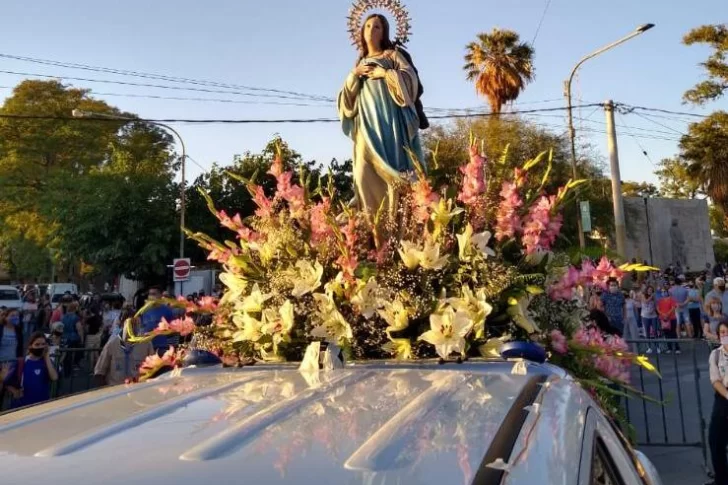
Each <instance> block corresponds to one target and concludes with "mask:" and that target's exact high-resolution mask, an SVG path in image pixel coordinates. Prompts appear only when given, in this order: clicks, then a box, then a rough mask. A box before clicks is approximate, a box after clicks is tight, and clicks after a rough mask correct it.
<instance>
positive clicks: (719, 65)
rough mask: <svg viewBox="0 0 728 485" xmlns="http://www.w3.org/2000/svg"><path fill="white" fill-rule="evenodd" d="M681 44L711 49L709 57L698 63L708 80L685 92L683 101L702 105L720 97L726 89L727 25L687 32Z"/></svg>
mask: <svg viewBox="0 0 728 485" xmlns="http://www.w3.org/2000/svg"><path fill="white" fill-rule="evenodd" d="M683 43H684V44H685V45H694V44H707V45H708V46H710V48H711V49H713V52H712V54H711V55H710V57H708V59H707V60H706V61H705V62H701V63H700V65H701V66H703V68H704V69H705V73H706V74H707V76H708V79H706V80H705V81H701V82H699V83H698V84H697V85H695V87H693V88H692V89H690V90H688V91H687V92H685V95H684V96H683V99H684V100H685V101H687V102H689V103H694V104H704V103H706V102H707V101H713V100H715V99H717V98H719V97H721V96H722V95H723V94H724V93H725V91H726V90H727V89H728V62H726V55H728V25H726V24H722V25H702V26H700V27H697V28H695V29H693V30H691V31H690V32H688V33H687V34H686V35H685V36H684V37H683Z"/></svg>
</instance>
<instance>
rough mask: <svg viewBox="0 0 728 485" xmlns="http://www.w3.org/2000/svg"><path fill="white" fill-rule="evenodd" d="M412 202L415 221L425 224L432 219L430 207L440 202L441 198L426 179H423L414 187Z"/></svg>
mask: <svg viewBox="0 0 728 485" xmlns="http://www.w3.org/2000/svg"><path fill="white" fill-rule="evenodd" d="M412 200H413V203H414V216H415V219H417V221H418V222H419V223H421V224H424V223H426V222H427V221H428V219H429V218H430V206H431V205H432V204H434V203H435V202H438V201H439V200H440V196H438V195H437V194H436V193H435V192H433V191H432V187H431V186H430V183H429V182H428V181H427V180H426V179H421V180H418V181H417V182H415V183H414V184H413V186H412Z"/></svg>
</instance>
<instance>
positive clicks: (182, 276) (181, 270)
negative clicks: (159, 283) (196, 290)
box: [172, 258, 192, 281]
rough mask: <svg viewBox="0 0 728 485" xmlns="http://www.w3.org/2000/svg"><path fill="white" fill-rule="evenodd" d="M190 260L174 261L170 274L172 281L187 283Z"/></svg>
mask: <svg viewBox="0 0 728 485" xmlns="http://www.w3.org/2000/svg"><path fill="white" fill-rule="evenodd" d="M191 269H192V266H190V258H181V259H175V260H174V263H173V264H172V274H173V275H174V281H187V280H189V279H190V270H191Z"/></svg>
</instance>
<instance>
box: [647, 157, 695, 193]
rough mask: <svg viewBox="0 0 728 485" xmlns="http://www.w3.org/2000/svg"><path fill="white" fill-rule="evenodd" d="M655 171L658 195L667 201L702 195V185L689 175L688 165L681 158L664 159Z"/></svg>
mask: <svg viewBox="0 0 728 485" xmlns="http://www.w3.org/2000/svg"><path fill="white" fill-rule="evenodd" d="M658 167H659V168H658V169H657V170H655V175H657V178H658V180H659V181H660V193H661V194H662V196H663V197H667V198H669V199H694V198H696V197H698V196H700V195H703V190H702V183H701V182H700V181H699V180H697V179H695V178H694V177H693V176H692V175H691V174H690V173H689V170H688V169H689V167H690V163H689V162H688V161H686V160H684V159H682V158H679V157H678V158H664V159H662V160H661V161H660V163H659V164H658Z"/></svg>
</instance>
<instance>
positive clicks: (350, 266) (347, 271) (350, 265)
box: [336, 255, 359, 281]
mask: <svg viewBox="0 0 728 485" xmlns="http://www.w3.org/2000/svg"><path fill="white" fill-rule="evenodd" d="M336 264H338V265H339V267H340V268H341V271H342V272H343V273H344V278H346V279H347V280H349V281H352V280H353V279H354V273H355V271H356V268H357V267H358V266H359V261H358V260H357V258H356V256H353V255H349V256H348V257H347V256H344V255H341V256H339V259H337V260H336Z"/></svg>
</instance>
